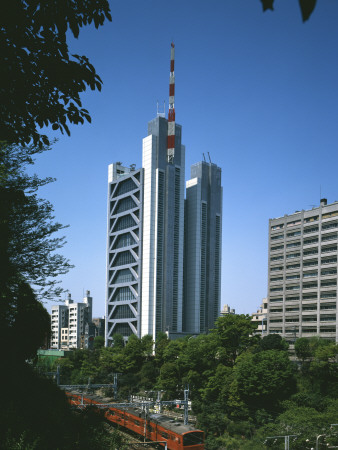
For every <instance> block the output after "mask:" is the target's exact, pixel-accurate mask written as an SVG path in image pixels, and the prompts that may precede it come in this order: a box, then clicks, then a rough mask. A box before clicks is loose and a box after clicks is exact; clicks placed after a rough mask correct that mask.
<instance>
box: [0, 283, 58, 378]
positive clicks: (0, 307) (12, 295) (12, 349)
mask: <svg viewBox="0 0 338 450" xmlns="http://www.w3.org/2000/svg"><path fill="white" fill-rule="evenodd" d="M49 335H50V316H49V314H48V312H47V310H46V309H45V308H44V307H43V305H42V304H41V303H40V302H39V301H38V300H37V299H36V296H35V294H34V292H33V291H32V289H31V287H30V286H29V285H28V284H27V283H25V282H19V283H13V284H12V285H11V286H5V287H4V286H2V289H1V290H0V341H1V342H2V343H3V346H2V359H3V361H4V362H5V364H9V363H10V364H11V365H10V366H7V370H10V368H11V367H12V365H13V366H14V367H17V366H18V365H20V363H23V362H24V361H25V360H26V359H28V358H31V357H33V356H35V355H36V350H37V349H38V348H39V347H40V346H41V345H42V344H43V343H44V341H47V340H48V337H49Z"/></svg>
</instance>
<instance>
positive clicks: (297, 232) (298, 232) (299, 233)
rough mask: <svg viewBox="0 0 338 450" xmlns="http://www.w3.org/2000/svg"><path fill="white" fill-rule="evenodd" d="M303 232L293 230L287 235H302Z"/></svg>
mask: <svg viewBox="0 0 338 450" xmlns="http://www.w3.org/2000/svg"><path fill="white" fill-rule="evenodd" d="M301 234H302V232H301V231H300V230H299V231H293V232H292V233H287V235H286V236H287V237H293V236H300V235H301Z"/></svg>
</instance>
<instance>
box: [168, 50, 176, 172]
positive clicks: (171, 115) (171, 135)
mask: <svg viewBox="0 0 338 450" xmlns="http://www.w3.org/2000/svg"><path fill="white" fill-rule="evenodd" d="M174 66H175V45H174V43H173V42H172V43H171V52H170V78H169V112H168V146H167V158H168V162H169V163H171V164H173V163H174V156H175V72H174Z"/></svg>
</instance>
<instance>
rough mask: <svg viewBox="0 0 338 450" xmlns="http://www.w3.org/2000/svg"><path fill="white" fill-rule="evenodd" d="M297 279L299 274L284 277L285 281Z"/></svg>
mask: <svg viewBox="0 0 338 450" xmlns="http://www.w3.org/2000/svg"><path fill="white" fill-rule="evenodd" d="M298 278H300V275H299V273H298V274H296V275H287V277H286V279H287V280H297V279H298Z"/></svg>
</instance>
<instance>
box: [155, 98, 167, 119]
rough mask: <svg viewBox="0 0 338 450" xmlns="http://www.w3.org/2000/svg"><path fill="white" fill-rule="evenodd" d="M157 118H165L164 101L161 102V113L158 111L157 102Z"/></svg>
mask: <svg viewBox="0 0 338 450" xmlns="http://www.w3.org/2000/svg"><path fill="white" fill-rule="evenodd" d="M157 117H165V100H163V111H159V109H158V100H157Z"/></svg>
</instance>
